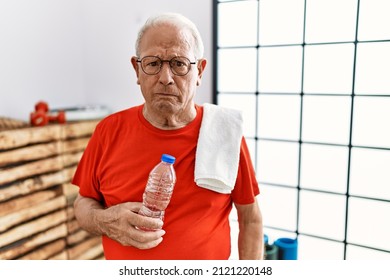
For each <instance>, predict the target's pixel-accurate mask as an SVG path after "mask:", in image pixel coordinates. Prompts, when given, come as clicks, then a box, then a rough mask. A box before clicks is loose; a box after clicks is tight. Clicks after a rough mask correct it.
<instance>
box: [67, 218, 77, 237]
mask: <svg viewBox="0 0 390 280" xmlns="http://www.w3.org/2000/svg"><path fill="white" fill-rule="evenodd" d="M66 225H67V227H68V233H70V234H71V233H73V232H75V231H77V230H78V229H79V228H80V226H79V223H78V222H77V220H75V219H74V220H71V221H68V222H67V223H66Z"/></svg>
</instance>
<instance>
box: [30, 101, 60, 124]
mask: <svg viewBox="0 0 390 280" xmlns="http://www.w3.org/2000/svg"><path fill="white" fill-rule="evenodd" d="M48 112H49V106H48V105H47V103H46V102H42V101H41V102H38V103H37V104H35V112H32V113H31V114H30V122H31V125H33V126H44V125H47V124H48V123H49V122H58V123H65V122H66V118H65V112H64V111H58V113H57V115H49V113H48Z"/></svg>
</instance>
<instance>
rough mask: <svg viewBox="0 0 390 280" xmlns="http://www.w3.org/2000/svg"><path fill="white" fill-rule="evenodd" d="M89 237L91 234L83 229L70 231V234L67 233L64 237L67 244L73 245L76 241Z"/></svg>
mask: <svg viewBox="0 0 390 280" xmlns="http://www.w3.org/2000/svg"><path fill="white" fill-rule="evenodd" d="M89 237H91V234H90V233H89V232H87V231H85V230H82V229H81V230H78V231H76V232H75V233H72V234H69V235H68V236H67V237H66V243H67V244H68V245H75V244H77V243H80V242H81V241H83V240H84V239H87V238H89Z"/></svg>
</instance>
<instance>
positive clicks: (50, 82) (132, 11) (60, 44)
mask: <svg viewBox="0 0 390 280" xmlns="http://www.w3.org/2000/svg"><path fill="white" fill-rule="evenodd" d="M159 11H172V12H180V13H182V14H184V15H185V16H187V17H189V18H190V19H191V20H193V21H194V22H195V24H197V26H198V28H199V31H200V33H201V34H202V36H203V39H204V43H205V57H207V58H208V59H209V64H208V69H207V70H206V73H205V75H204V76H203V84H202V86H201V87H199V90H198V93H197V97H196V101H197V102H198V103H203V102H211V99H212V94H211V86H212V85H211V74H212V71H211V69H212V65H211V64H212V61H211V59H212V57H211V53H212V2H211V1H209V0H187V1H185V5H184V2H183V1H180V0H164V1H160V0H143V1H130V0H0V116H6V117H13V118H17V119H24V120H28V117H29V113H30V112H31V111H32V110H33V108H34V104H35V103H36V102H37V101H39V100H45V101H47V102H48V103H49V105H50V106H51V107H52V108H55V107H57V108H58V107H67V106H77V105H85V104H104V105H107V106H108V107H109V108H111V109H112V111H118V110H121V109H124V108H127V107H130V106H133V105H136V104H140V103H141V102H142V101H143V100H142V96H141V93H140V91H139V87H138V86H137V84H136V80H135V74H134V71H133V69H132V66H131V64H130V61H129V59H130V57H131V56H132V55H134V42H135V37H136V33H137V31H138V28H139V27H140V26H141V25H142V24H143V22H144V21H145V20H146V18H147V17H148V16H149V15H151V14H153V13H155V12H159Z"/></svg>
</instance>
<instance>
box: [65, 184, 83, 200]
mask: <svg viewBox="0 0 390 280" xmlns="http://www.w3.org/2000/svg"><path fill="white" fill-rule="evenodd" d="M62 193H63V194H64V195H65V196H66V200H67V201H68V204H69V205H73V202H74V200H75V199H76V197H77V195H78V193H79V187H77V186H75V185H73V184H71V183H65V184H62Z"/></svg>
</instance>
